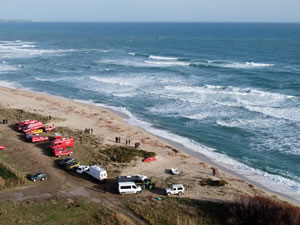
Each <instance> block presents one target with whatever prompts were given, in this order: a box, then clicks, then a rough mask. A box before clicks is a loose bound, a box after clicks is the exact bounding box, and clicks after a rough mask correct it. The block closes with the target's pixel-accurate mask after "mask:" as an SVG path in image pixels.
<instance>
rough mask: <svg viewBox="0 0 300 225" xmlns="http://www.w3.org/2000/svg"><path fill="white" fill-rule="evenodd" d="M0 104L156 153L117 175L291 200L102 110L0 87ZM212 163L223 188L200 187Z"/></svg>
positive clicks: (198, 195) (199, 192)
mask: <svg viewBox="0 0 300 225" xmlns="http://www.w3.org/2000/svg"><path fill="white" fill-rule="evenodd" d="M0 104H1V106H2V107H5V108H14V109H22V110H25V111H28V112H33V113H39V114H41V115H44V116H51V117H53V118H54V117H56V118H60V119H59V120H57V121H53V122H54V123H55V125H56V126H57V127H58V126H60V127H68V128H70V129H76V130H82V131H83V130H84V129H85V128H92V129H93V133H94V135H96V136H99V137H101V138H102V139H103V142H104V144H105V145H124V146H125V145H126V142H125V141H126V140H130V145H131V146H133V145H134V143H137V142H138V143H140V148H141V149H143V150H146V151H152V152H155V153H156V154H157V161H156V162H151V163H145V162H142V161H137V162H135V163H133V164H132V165H131V166H128V167H125V168H124V169H123V170H122V171H121V175H133V174H143V175H146V176H148V177H152V178H153V180H154V181H155V182H156V183H157V184H158V185H160V184H161V186H163V182H161V180H165V179H172V182H174V183H184V184H185V185H186V194H185V197H188V198H194V199H202V200H213V201H232V200H235V199H237V198H238V197H240V196H244V195H250V196H253V195H267V196H271V197H275V198H280V199H283V200H287V201H291V202H293V201H292V200H291V199H288V198H286V197H285V196H278V195H277V196H275V195H274V193H271V192H270V190H263V189H262V187H260V186H258V185H255V184H254V185H253V184H250V183H249V182H247V181H245V179H243V178H242V177H239V176H238V175H237V174H233V173H230V171H227V170H224V168H222V166H218V165H212V164H211V162H210V161H209V160H208V159H207V158H205V157H204V156H202V155H201V154H197V153H195V152H193V151H191V150H189V149H186V148H184V146H182V145H180V143H173V142H170V141H168V140H164V139H162V138H159V137H156V136H154V135H152V134H150V133H148V132H146V131H144V130H142V129H140V128H137V127H135V126H132V125H130V124H128V123H126V122H125V121H124V118H122V117H121V116H120V115H118V114H116V113H114V112H112V111H111V110H109V109H107V108H104V107H99V106H95V105H92V104H85V103H81V102H75V101H72V100H68V99H63V98H59V97H54V96H50V95H46V94H40V93H35V92H29V91H23V90H19V89H11V88H5V87H0ZM28 119H34V118H28ZM115 137H121V142H120V143H115ZM212 166H213V167H217V168H218V169H217V174H216V176H215V177H217V178H219V179H222V180H224V181H226V182H227V184H226V185H225V186H222V187H213V186H209V185H201V181H202V180H203V179H206V178H212V177H213V176H212V169H211V168H212ZM170 168H179V170H180V171H182V174H181V175H179V176H174V175H171V174H170V171H169V169H170ZM294 203H295V202H294ZM295 204H297V203H295Z"/></svg>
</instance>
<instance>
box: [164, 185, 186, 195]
mask: <svg viewBox="0 0 300 225" xmlns="http://www.w3.org/2000/svg"><path fill="white" fill-rule="evenodd" d="M183 194H184V186H183V184H173V185H172V186H171V187H169V188H166V195H168V196H169V195H183Z"/></svg>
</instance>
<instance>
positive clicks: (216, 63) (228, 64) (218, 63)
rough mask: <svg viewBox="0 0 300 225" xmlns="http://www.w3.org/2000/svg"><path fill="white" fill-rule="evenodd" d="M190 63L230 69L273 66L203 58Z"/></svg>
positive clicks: (271, 65) (270, 65)
mask: <svg viewBox="0 0 300 225" xmlns="http://www.w3.org/2000/svg"><path fill="white" fill-rule="evenodd" d="M192 65H198V66H199V65H202V66H214V67H223V68H232V69H255V68H264V67H273V66H275V65H274V64H271V63H255V62H230V61H222V60H220V61H217V60H203V61H200V62H194V63H192Z"/></svg>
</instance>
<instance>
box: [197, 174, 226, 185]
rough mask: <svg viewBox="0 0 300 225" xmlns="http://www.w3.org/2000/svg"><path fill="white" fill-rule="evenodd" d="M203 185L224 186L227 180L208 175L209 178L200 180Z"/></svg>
mask: <svg viewBox="0 0 300 225" xmlns="http://www.w3.org/2000/svg"><path fill="white" fill-rule="evenodd" d="M200 184H201V185H203V186H204V185H210V186H224V185H225V184H227V182H226V181H225V180H222V179H220V178H218V177H213V176H211V177H208V178H203V179H202V180H201V181H200Z"/></svg>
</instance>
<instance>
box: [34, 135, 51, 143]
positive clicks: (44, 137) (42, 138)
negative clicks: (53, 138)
mask: <svg viewBox="0 0 300 225" xmlns="http://www.w3.org/2000/svg"><path fill="white" fill-rule="evenodd" d="M48 140H49V138H48V137H46V136H39V135H34V136H32V138H31V142H32V143H34V142H43V141H48Z"/></svg>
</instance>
